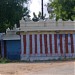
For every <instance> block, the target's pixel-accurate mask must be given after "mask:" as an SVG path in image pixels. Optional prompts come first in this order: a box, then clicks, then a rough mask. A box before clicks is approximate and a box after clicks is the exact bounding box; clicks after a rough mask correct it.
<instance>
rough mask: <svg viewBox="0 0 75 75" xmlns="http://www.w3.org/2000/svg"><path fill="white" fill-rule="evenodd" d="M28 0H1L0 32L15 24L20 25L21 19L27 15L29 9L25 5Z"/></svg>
mask: <svg viewBox="0 0 75 75" xmlns="http://www.w3.org/2000/svg"><path fill="white" fill-rule="evenodd" d="M27 2H28V0H1V1H0V32H4V31H5V29H6V28H8V27H9V28H13V26H14V24H17V27H19V25H20V24H19V20H21V18H22V17H24V16H27V15H28V14H29V11H28V9H27V7H24V3H27Z"/></svg>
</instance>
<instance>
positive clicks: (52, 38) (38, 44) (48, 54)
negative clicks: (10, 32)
mask: <svg viewBox="0 0 75 75" xmlns="http://www.w3.org/2000/svg"><path fill="white" fill-rule="evenodd" d="M63 57H65V58H73V57H75V34H26V35H21V60H27V59H31V60H46V59H58V58H63Z"/></svg>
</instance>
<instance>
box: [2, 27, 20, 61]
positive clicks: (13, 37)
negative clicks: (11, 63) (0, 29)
mask: <svg viewBox="0 0 75 75" xmlns="http://www.w3.org/2000/svg"><path fill="white" fill-rule="evenodd" d="M17 31H19V29H18V28H15V27H14V28H13V30H10V29H9V28H8V29H7V30H6V34H5V35H3V37H2V40H3V44H2V45H3V47H2V51H3V54H2V56H3V57H5V58H7V59H10V60H20V52H21V42H20V35H17V34H16V33H17Z"/></svg>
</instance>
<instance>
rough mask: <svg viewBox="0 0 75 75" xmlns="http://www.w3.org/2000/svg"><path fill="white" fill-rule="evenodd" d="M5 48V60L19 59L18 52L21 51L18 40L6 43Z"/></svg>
mask: <svg viewBox="0 0 75 75" xmlns="http://www.w3.org/2000/svg"><path fill="white" fill-rule="evenodd" d="M6 47H7V58H8V59H10V60H19V59H20V51H21V44H20V40H9V41H6Z"/></svg>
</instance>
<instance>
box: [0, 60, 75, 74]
mask: <svg viewBox="0 0 75 75" xmlns="http://www.w3.org/2000/svg"><path fill="white" fill-rule="evenodd" d="M74 69H75V61H65V62H39V63H25V62H24V63H6V64H0V75H75V71H74Z"/></svg>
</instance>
